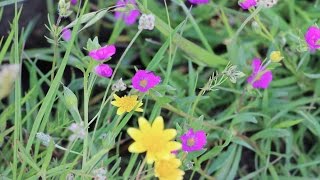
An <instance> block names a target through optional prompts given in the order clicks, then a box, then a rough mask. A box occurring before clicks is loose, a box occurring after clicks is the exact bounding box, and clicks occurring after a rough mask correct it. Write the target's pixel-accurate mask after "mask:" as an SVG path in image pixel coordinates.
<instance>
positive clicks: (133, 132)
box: [127, 128, 143, 141]
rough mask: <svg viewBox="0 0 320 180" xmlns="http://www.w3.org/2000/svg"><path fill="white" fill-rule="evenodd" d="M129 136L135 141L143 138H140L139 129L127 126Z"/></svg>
mask: <svg viewBox="0 0 320 180" xmlns="http://www.w3.org/2000/svg"><path fill="white" fill-rule="evenodd" d="M127 132H128V134H129V136H130V137H131V138H132V139H133V140H135V141H140V140H143V139H142V133H141V131H140V130H139V129H136V128H128V130H127Z"/></svg>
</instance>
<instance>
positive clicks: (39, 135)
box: [36, 132, 52, 146]
mask: <svg viewBox="0 0 320 180" xmlns="http://www.w3.org/2000/svg"><path fill="white" fill-rule="evenodd" d="M36 137H37V138H38V139H39V140H40V141H41V143H42V144H43V145H44V146H49V144H50V141H51V139H52V138H51V136H50V135H48V134H45V133H43V132H38V133H37V134H36Z"/></svg>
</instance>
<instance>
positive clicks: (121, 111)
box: [117, 107, 126, 116]
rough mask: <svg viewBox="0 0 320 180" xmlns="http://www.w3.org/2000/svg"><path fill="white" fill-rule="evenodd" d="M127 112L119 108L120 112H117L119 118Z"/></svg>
mask: <svg viewBox="0 0 320 180" xmlns="http://www.w3.org/2000/svg"><path fill="white" fill-rule="evenodd" d="M125 112H126V110H125V109H123V108H121V107H119V108H118V110H117V114H118V115H119V116H120V115H122V114H123V113H125Z"/></svg>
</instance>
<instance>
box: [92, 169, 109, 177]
mask: <svg viewBox="0 0 320 180" xmlns="http://www.w3.org/2000/svg"><path fill="white" fill-rule="evenodd" d="M106 174H107V170H106V169H105V168H99V169H96V170H94V171H93V175H94V180H107V176H106Z"/></svg>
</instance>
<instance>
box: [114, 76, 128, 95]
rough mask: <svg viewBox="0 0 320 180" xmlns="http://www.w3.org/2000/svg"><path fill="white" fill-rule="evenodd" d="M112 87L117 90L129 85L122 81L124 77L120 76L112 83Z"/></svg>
mask: <svg viewBox="0 0 320 180" xmlns="http://www.w3.org/2000/svg"><path fill="white" fill-rule="evenodd" d="M111 89H112V91H115V92H118V91H124V90H126V89H127V85H126V84H125V83H124V82H123V81H122V78H120V79H119V80H118V81H116V82H115V83H114V84H113V85H112V87H111Z"/></svg>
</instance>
